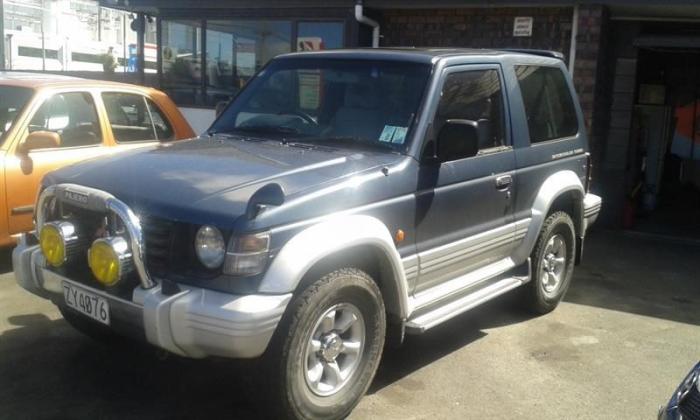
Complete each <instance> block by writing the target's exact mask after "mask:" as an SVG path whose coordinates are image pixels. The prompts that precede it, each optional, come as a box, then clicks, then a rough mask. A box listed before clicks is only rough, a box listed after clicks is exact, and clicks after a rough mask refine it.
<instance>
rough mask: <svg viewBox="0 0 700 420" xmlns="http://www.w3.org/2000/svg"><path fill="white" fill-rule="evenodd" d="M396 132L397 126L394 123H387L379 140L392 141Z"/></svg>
mask: <svg viewBox="0 0 700 420" xmlns="http://www.w3.org/2000/svg"><path fill="white" fill-rule="evenodd" d="M395 132H396V127H395V126H393V125H385V126H384V130H382V134H381V135H380V136H379V141H383V142H385V143H391V139H393V138H394V133H395Z"/></svg>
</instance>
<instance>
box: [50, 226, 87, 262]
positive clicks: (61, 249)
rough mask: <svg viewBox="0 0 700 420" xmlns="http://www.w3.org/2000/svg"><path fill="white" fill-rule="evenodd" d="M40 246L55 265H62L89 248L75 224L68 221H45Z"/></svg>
mask: <svg viewBox="0 0 700 420" xmlns="http://www.w3.org/2000/svg"><path fill="white" fill-rule="evenodd" d="M39 246H40V247H41V252H42V253H43V254H44V258H46V261H47V262H48V263H49V264H51V265H52V266H54V267H60V266H61V265H63V264H64V263H65V262H66V261H68V260H69V259H71V258H72V257H74V256H75V255H77V254H79V253H81V252H80V251H82V252H85V248H87V244H86V243H85V241H82V240H80V239H79V238H78V235H77V234H76V230H75V225H73V223H70V222H66V221H63V222H49V223H45V224H44V225H43V226H42V227H41V229H40V231H39ZM83 255H84V254H83Z"/></svg>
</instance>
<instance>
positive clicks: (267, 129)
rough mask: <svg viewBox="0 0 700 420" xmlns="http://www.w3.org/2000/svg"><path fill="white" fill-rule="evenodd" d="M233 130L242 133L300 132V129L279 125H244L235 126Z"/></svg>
mask: <svg viewBox="0 0 700 420" xmlns="http://www.w3.org/2000/svg"><path fill="white" fill-rule="evenodd" d="M234 131H242V132H244V133H248V132H250V133H280V134H300V131H299V130H298V129H296V128H294V127H287V126H280V125H247V126H244V127H236V128H235V129H234Z"/></svg>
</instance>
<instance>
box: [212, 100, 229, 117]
mask: <svg viewBox="0 0 700 420" xmlns="http://www.w3.org/2000/svg"><path fill="white" fill-rule="evenodd" d="M226 106H228V101H219V102H217V103H216V108H215V109H214V110H215V112H216V116H217V117H218V116H219V115H221V113H222V112H224V110H225V109H226Z"/></svg>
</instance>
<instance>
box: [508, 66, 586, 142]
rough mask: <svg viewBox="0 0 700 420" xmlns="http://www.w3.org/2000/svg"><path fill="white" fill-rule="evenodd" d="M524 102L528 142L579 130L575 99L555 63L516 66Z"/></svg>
mask: <svg viewBox="0 0 700 420" xmlns="http://www.w3.org/2000/svg"><path fill="white" fill-rule="evenodd" d="M515 74H516V75H517V77H518V83H519V85H520V91H521V92H522V96H523V102H524V104H525V116H526V118H527V125H528V130H529V132H530V142H531V143H541V142H544V141H549V140H556V139H561V138H565V137H571V136H574V135H576V133H578V119H577V117H576V108H575V107H574V100H573V98H572V97H571V92H570V91H569V85H568V83H567V82H566V77H565V76H564V74H563V73H562V71H561V69H560V68H558V67H545V66H527V65H521V66H515Z"/></svg>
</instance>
